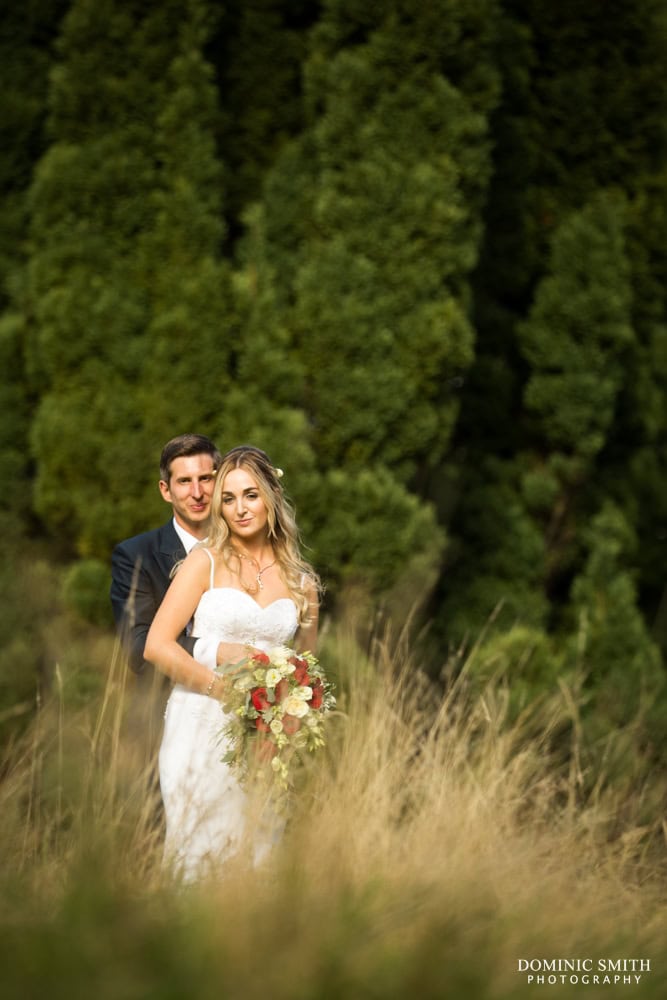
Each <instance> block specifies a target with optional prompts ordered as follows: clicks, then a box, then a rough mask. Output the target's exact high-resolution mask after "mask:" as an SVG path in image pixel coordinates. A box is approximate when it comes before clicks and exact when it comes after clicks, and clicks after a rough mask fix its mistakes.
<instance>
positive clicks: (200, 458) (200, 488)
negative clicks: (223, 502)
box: [160, 455, 216, 539]
mask: <svg viewBox="0 0 667 1000" xmlns="http://www.w3.org/2000/svg"><path fill="white" fill-rule="evenodd" d="M215 471H216V470H215V466H214V464H213V459H212V458H211V456H210V455H181V456H180V457H179V458H175V459H174V460H173V462H172V463H171V469H170V472H169V482H168V483H166V482H165V481H164V480H163V479H161V480H160V493H161V494H162V497H163V499H164V500H166V501H167V503H170V504H171V505H172V507H173V509H174V517H175V518H176V521H177V522H178V524H180V525H181V527H183V528H185V530H186V531H189V532H190V533H191V534H192V535H194V536H195V537H196V538H199V539H202V538H205V537H206V533H207V531H208V519H209V517H210V514H211V498H212V496H213V487H214V486H215Z"/></svg>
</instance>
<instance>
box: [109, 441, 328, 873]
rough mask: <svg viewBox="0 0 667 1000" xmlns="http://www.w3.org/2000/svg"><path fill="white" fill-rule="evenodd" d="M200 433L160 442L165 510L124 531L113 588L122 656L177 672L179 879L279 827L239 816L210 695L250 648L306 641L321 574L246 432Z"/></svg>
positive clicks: (255, 852) (313, 628) (173, 757)
mask: <svg viewBox="0 0 667 1000" xmlns="http://www.w3.org/2000/svg"><path fill="white" fill-rule="evenodd" d="M207 440H208V439H205V438H200V437H199V436H195V435H184V436H182V437H181V438H178V439H175V441H174V442H169V444H168V445H167V446H165V449H164V451H163V458H162V462H161V471H160V475H161V479H160V491H161V493H162V496H163V497H164V499H165V500H166V501H167V502H169V503H171V504H172V507H173V511H174V520H173V523H172V524H170V525H167V526H165V527H164V528H161V529H157V531H155V532H148V533H147V534H146V535H141V536H137V538H135V539H130V540H129V541H127V542H124V543H121V545H119V546H117V548H116V549H115V550H114V556H113V584H112V601H113V603H114V610H115V612H116V617H117V620H119V622H121V623H122V624H123V627H124V630H125V634H126V643H127V646H128V654H129V658H130V663H131V665H132V666H133V668H134V669H136V670H141V669H142V666H143V662H144V660H148V661H150V662H152V663H154V664H155V665H156V666H157V667H158V669H159V670H161V671H162V672H163V673H164V674H166V675H167V676H168V677H170V678H171V680H172V681H174V688H173V690H172V693H171V696H170V698H169V701H168V704H167V711H166V715H165V724H164V733H163V738H162V744H161V747H160V753H159V767H160V788H161V792H162V798H163V802H164V808H165V816H166V823H167V831H166V841H165V857H166V858H167V859H168V860H169V861H170V862H172V863H173V864H175V865H176V866H177V867H178V869H180V872H181V874H182V875H183V877H184V878H186V879H194V878H196V877H198V876H199V875H201V874H203V873H204V871H205V870H206V868H207V867H209V866H210V867H211V868H214V867H215V866H217V865H219V864H220V863H221V862H222V861H224V860H225V859H226V858H229V857H231V856H233V855H235V854H237V853H239V851H240V850H242V849H243V848H244V847H245V848H248V850H249V851H250V852H251V854H252V857H253V860H254V862H255V863H256V864H257V863H259V862H260V861H261V860H262V858H263V857H264V856H265V855H266V853H267V852H268V850H269V849H270V847H271V845H272V843H273V842H274V841H275V839H276V837H277V836H278V835H279V832H280V828H279V824H278V822H277V820H276V819H275V817H273V816H272V815H270V814H267V815H265V816H264V820H263V822H261V823H259V824H257V825H256V826H255V827H254V828H253V829H252V831H250V830H247V829H246V809H247V797H246V794H245V792H244V790H243V789H242V788H241V786H240V785H239V783H238V781H237V779H236V777H235V775H234V774H233V773H232V771H231V770H230V769H229V767H228V766H227V765H226V764H223V763H222V762H221V757H222V756H223V754H224V752H225V749H226V748H225V746H224V745H223V744H222V743H221V732H222V730H223V728H224V723H225V717H224V715H223V713H222V711H221V707H220V699H221V698H222V697H224V693H225V688H226V685H227V684H228V683H229V679H230V677H231V676H233V673H234V669H235V667H234V665H235V664H238V663H239V661H241V660H243V659H244V658H245V657H246V656H247V655H248V654H249V653H252V652H257V651H262V652H266V651H267V650H268V649H270V648H271V647H273V646H276V645H290V646H294V647H296V648H298V649H301V650H305V649H311V650H314V648H315V640H316V635H317V609H318V596H319V584H318V580H317V576H316V574H315V572H314V571H313V569H312V567H310V566H309V565H308V563H306V562H305V561H304V560H303V558H302V556H301V554H300V552H299V547H298V534H297V528H296V523H295V520H294V515H293V512H292V509H291V507H290V505H289V503H288V501H287V499H286V497H285V495H284V492H283V489H282V486H281V483H280V471H279V470H277V469H275V468H274V467H273V465H272V464H271V462H270V460H269V458H268V456H267V455H266V454H265V453H264V452H263V451H260V450H259V449H258V448H253V447H250V446H246V445H241V446H239V447H237V448H233V449H232V450H231V451H229V452H228V453H227V454H226V455H224V456H220V455H219V453H217V451H216V449H215V447H214V446H211V448H210V449H208V448H206V449H204V448H203V447H202V450H201V451H196V450H195V451H193V450H192V449H193V448H197V447H201V446H202V444H203V443H205V442H207ZM208 444H209V445H210V444H211V443H210V442H208ZM184 535H189V536H190V537H189V538H188V537H184ZM177 540H180V542H181V543H183V549H181V546H180V545H177V544H176V542H177ZM184 549H189V552H188V555H187V556H186V558H185V559H184V560H183V562H182V564H180V566H179V568H178V571H177V572H176V573H175V574H174V576H173V581H172V582H171V584H170V585H169V586H168V589H167V590H166V593H165V594H164V597H163V598H162V600H161V603H160V598H161V596H162V595H161V594H160V593H159V591H160V568H161V567H162V568H164V567H166V566H168V565H169V562H170V560H172V559H173V557H175V558H176V559H177V558H178V552H179V551H180V552H183V550H184ZM133 577H134V578H136V581H135V582H136V587H135V591H136V598H135V600H134V605H133V601H132V591H131V581H132V578H133ZM128 581H129V582H128ZM156 597H157V600H156ZM151 600H153V601H154V606H153V611H154V612H155V615H154V618H153V621H152V624H150V622H149V621H147V620H146V618H147V611H148V609H149V606H150V602H151ZM158 603H159V607H158V608H157V610H155V605H156V604H158ZM149 626H150V627H149ZM216 668H217V669H216Z"/></svg>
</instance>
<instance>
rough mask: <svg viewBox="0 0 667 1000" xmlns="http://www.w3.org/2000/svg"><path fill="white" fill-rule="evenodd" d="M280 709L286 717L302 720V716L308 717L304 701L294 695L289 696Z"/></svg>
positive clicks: (307, 709)
mask: <svg viewBox="0 0 667 1000" xmlns="http://www.w3.org/2000/svg"><path fill="white" fill-rule="evenodd" d="M282 708H283V712H285V713H286V714H287V715H294V716H295V717H296V718H297V719H303V717H304V715H308V712H309V708H308V705H307V704H306V702H305V701H304V699H303V698H297V697H296V695H295V694H290V695H288V697H287V698H285V700H284V702H283V705H282Z"/></svg>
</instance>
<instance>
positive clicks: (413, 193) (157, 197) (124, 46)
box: [0, 0, 667, 724]
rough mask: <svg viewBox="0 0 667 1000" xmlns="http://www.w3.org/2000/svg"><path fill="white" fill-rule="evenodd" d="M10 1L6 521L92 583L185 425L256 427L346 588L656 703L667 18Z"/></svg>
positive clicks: (547, 671)
mask: <svg viewBox="0 0 667 1000" xmlns="http://www.w3.org/2000/svg"><path fill="white" fill-rule="evenodd" d="M19 6H20V10H19ZM10 7H11V8H12V9H11V10H10V12H9V14H8V17H7V19H6V22H5V25H6V30H5V33H4V34H0V49H1V50H2V53H4V56H5V57H6V58H3V60H2V68H1V69H0V75H1V76H2V81H3V91H4V95H5V98H6V100H5V102H4V117H3V119H2V122H1V123H0V127H1V132H2V139H3V142H2V149H1V150H0V176H1V177H2V181H3V192H2V195H1V197H2V207H3V212H2V218H1V219H0V269H1V271H2V287H1V288H0V310H1V311H2V312H1V315H0V359H2V362H3V364H2V373H1V375H0V380H1V381H0V399H2V401H3V407H4V410H5V414H6V415H5V420H4V423H3V428H2V432H1V434H0V464H2V467H3V469H4V471H5V476H6V477H7V478H8V480H9V481H10V482H11V483H12V484H13V485H14V487H15V488H14V490H10V489H6V490H4V491H3V495H2V500H1V503H2V508H3V511H4V517H5V519H6V520H7V523H9V524H11V525H14V524H17V525H18V523H19V521H20V522H21V523H22V525H23V527H24V528H25V527H26V526H29V527H30V529H31V531H32V533H33V534H34V535H35V537H36V538H37V539H38V540H39V541H40V542H41V543H43V544H44V545H45V546H46V547H47V550H48V551H50V552H51V554H52V558H53V559H54V561H55V560H56V558H57V559H59V560H61V561H62V562H64V563H65V564H66V565H65V566H64V567H63V569H67V570H69V569H70V567H71V564H72V563H73V561H74V560H75V559H76V558H77V557H82V558H83V559H84V560H85V562H84V563H83V564H82V565H84V567H85V569H86V572H85V574H84V575H83V576H82V577H81V579H82V580H83V579H85V580H92V579H96V580H100V579H102V577H103V576H104V572H105V571H106V570H105V567H107V565H108V558H109V552H110V549H111V546H112V545H113V543H114V542H115V541H117V540H118V539H120V538H122V537H125V536H127V535H129V534H131V533H134V532H135V531H141V530H144V529H146V528H149V527H151V526H154V525H156V524H158V523H160V521H161V519H163V518H164V517H165V514H166V510H165V508H164V504H163V503H162V501H161V500H160V498H159V495H158V492H157V489H156V480H157V469H156V465H157V458H158V455H159V451H160V448H161V446H162V444H163V443H164V442H165V441H166V440H167V439H168V438H170V437H171V436H173V435H174V434H177V433H181V432H183V431H185V430H194V431H200V432H203V433H207V434H209V435H210V436H211V437H213V438H214V439H215V440H216V441H217V443H218V444H219V445H220V447H221V448H222V449H223V450H224V449H226V448H227V447H230V446H232V445H234V444H237V443H239V442H240V441H252V442H253V443H256V444H257V445H259V446H261V447H265V448H266V449H267V450H268V451H269V453H270V454H271V455H272V457H273V459H274V461H275V462H276V464H278V465H280V466H282V467H283V468H284V469H285V473H286V475H285V480H284V483H285V485H286V488H287V490H288V492H289V493H290V494H291V496H292V498H293V499H294V501H295V504H296V507H297V513H298V518H299V523H300V525H301V527H302V529H303V533H304V539H305V541H306V543H307V544H308V546H309V548H310V555H311V557H312V559H313V561H314V562H315V563H316V564H317V566H318V568H319V569H320V570H321V571H322V574H323V576H324V577H325V580H326V583H327V587H328V597H327V600H328V601H329V602H330V606H331V607H335V604H336V600H337V599H338V598H339V597H340V598H343V597H345V594H346V592H349V591H352V592H354V593H355V594H358V593H363V594H364V596H365V597H366V598H368V600H369V601H370V603H371V604H374V603H375V604H378V603H381V602H385V601H390V602H391V601H392V600H393V602H394V604H393V606H394V607H398V608H400V612H401V614H404V613H405V612H406V609H407V607H408V606H409V605H410V604H414V603H417V602H418V601H421V602H422V604H423V605H424V606H425V608H426V611H427V613H428V615H429V616H430V619H431V620H432V625H433V635H434V641H435V645H436V646H437V648H438V656H441V651H442V650H443V649H445V648H447V647H448V646H449V645H450V644H452V643H459V642H461V641H462V640H464V639H465V638H466V637H468V638H469V639H472V638H474V637H475V636H476V635H478V634H479V632H480V630H482V629H485V628H486V629H487V630H486V632H485V640H484V649H485V651H486V653H489V656H490V657H491V659H492V658H493V651H494V648H495V649H496V650H497V651H498V652H499V656H500V660H501V661H502V662H503V663H505V662H506V661H507V663H508V667H507V669H508V671H509V670H511V669H512V667H511V665H509V658H510V657H509V653H508V650H510V649H511V650H512V651H513V652H514V651H515V650H516V649H517V648H518V645H517V644H519V643H520V642H524V640H525V642H526V643H528V642H529V641H530V643H532V646H533V647H534V648H535V649H536V650H538V653H539V656H538V660H539V664H538V666H535V665H533V667H532V668H530V667H529V666H526V668H525V672H524V673H523V675H522V677H521V678H518V679H517V678H513V679H514V680H517V683H518V684H519V688H520V689H521V691H522V692H524V693H525V692H526V691H529V689H530V688H531V685H532V687H533V688H539V687H540V685H545V684H548V683H554V678H556V677H557V676H558V677H560V676H563V675H564V674H567V673H568V672H569V671H573V670H574V669H575V668H576V669H579V668H581V669H583V670H584V671H585V673H586V677H587V678H588V682H589V683H590V684H591V689H592V691H593V692H594V693H595V692H598V693H599V691H600V690H601V689H602V687H603V686H604V685H609V689H610V691H611V694H609V698H608V701H606V702H605V703H604V704H605V706H606V707H605V712H606V716H605V717H606V718H607V721H608V722H609V721H610V720H614V721H615V722H618V723H620V724H622V723H623V722H624V720H626V715H625V714H624V713H623V712H619V713H615V712H614V710H613V703H614V698H616V701H617V704H620V703H621V701H622V702H623V703H624V704H625V705H627V706H630V705H633V706H634V709H637V710H639V709H638V703H637V702H636V701H633V700H632V699H631V698H630V694H629V692H630V690H631V689H633V684H634V690H641V691H643V692H644V693H645V695H646V698H647V699H648V700H651V699H653V701H654V703H655V704H658V702H659V699H660V697H662V696H661V695H660V693H659V692H660V678H661V677H662V673H661V671H663V667H662V666H661V663H660V650H661V651H662V653H663V654H664V651H665V649H667V590H666V589H665V576H664V567H665V565H666V564H667V533H666V531H665V524H667V478H666V477H667V473H666V471H665V470H667V351H666V349H665V343H667V288H666V285H665V280H664V277H665V269H666V266H667V254H666V250H665V248H666V247H667V124H666V123H667V82H666V81H667V78H666V77H665V72H664V67H665V65H666V64H667V15H666V14H665V8H664V3H662V2H661V0H619V2H617V3H614V4H580V3H576V2H574V0H563V2H562V3H559V4H554V3H552V2H550V0H537V2H527V0H431V2H428V3H426V2H423V3H417V2H416V0H387V2H384V3H372V2H362V0H321V2H318V0H296V2H294V0H248V2H243V0H229V2H227V3H225V4H217V3H215V2H213V0H164V2H163V3H161V4H159V5H149V4H145V3H139V2H138V0H49V2H44V3H42V4H40V5H36V4H35V3H32V2H28V3H25V4H22V5H19V4H18V3H13V4H11V5H10ZM38 7H39V10H38V9H37V8H38ZM38 15H39V16H38ZM49 547H50V549H49ZM56 553H57V556H56ZM95 560H97V562H95ZM10 578H11V573H8V574H7V579H10ZM68 579H69V580H70V584H71V579H72V578H70V576H68ZM73 579H74V580H75V582H76V580H77V579H78V578H77V577H76V573H74V577H73ZM70 590H71V591H72V592H74V591H76V590H77V588H76V587H74V586H70ZM93 605H94V606H95V607H97V608H98V609H99V604H98V603H97V602H95V601H93V602H91V606H93ZM489 623H491V624H489ZM487 626H488V628H487ZM527 637H528V638H527ZM494 644H495V646H494ZM633 650H634V652H633ZM486 653H485V655H486ZM436 660H437V657H436ZM522 662H523V661H522ZM536 662H537V661H536ZM526 664H528V659H527V660H526ZM440 665H441V661H438V662H437V663H436V662H434V664H433V669H434V670H438V669H439V667H440ZM516 669H517V671H518V672H519V673H520V672H521V670H520V668H516ZM561 672H563V673H561ZM614 692H615V694H614ZM522 698H523V694H522ZM655 704H654V705H653V708H651V709H650V710H649V708H647V707H646V703H642V705H643V709H642V710H644V709H645V710H646V712H647V717H648V715H650V713H651V712H654V714H653V716H652V718H654V719H658V718H659V717H660V712H659V711H657V709H656V710H655V711H654V709H655ZM634 709H633V710H634ZM628 711H630V709H628ZM656 713H657V714H656ZM628 717H629V716H628Z"/></svg>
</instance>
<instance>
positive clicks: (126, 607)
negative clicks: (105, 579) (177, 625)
mask: <svg viewBox="0 0 667 1000" xmlns="http://www.w3.org/2000/svg"><path fill="white" fill-rule="evenodd" d="M149 559H150V557H149V556H147V555H146V554H143V553H139V554H136V553H133V552H131V551H129V550H128V549H127V548H126V546H125V543H123V542H121V543H120V544H119V545H117V546H116V547H115V549H114V550H113V554H112V556H111V604H112V607H113V613H114V619H115V621H116V628H117V630H118V633H119V635H120V638H121V642H122V643H123V647H124V649H125V651H126V653H127V659H128V663H129V665H130V667H131V668H132V670H133V671H134V672H135V673H137V674H141V673H143V671H144V670H145V667H146V661H145V660H144V648H145V646H146V636H147V635H148V630H149V628H150V627H151V623H152V621H153V618H154V617H155V613H156V611H157V609H158V608H159V606H160V603H161V601H162V598H163V596H164V591H165V590H166V586H167V585H168V581H158V580H156V579H155V571H153V572H152V573H151V572H150V571H149V564H148V560H149ZM178 642H179V644H180V645H181V646H183V648H184V649H186V650H187V652H188V653H190V654H191V655H192V653H193V650H194V645H195V639H194V637H192V636H187V635H185V633H183V634H182V635H181V636H179V639H178Z"/></svg>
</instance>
